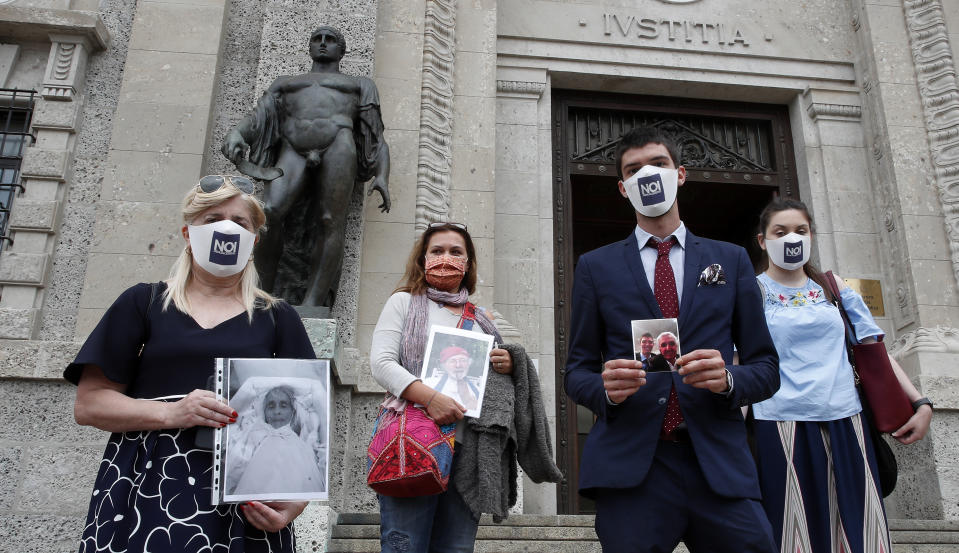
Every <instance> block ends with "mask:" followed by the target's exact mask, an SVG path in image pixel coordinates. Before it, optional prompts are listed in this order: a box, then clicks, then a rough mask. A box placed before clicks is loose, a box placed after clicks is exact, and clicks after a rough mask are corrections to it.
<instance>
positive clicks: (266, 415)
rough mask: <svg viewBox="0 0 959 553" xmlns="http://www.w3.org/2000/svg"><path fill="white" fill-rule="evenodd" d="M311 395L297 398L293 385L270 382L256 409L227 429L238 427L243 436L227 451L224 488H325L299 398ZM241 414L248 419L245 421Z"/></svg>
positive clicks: (237, 491)
mask: <svg viewBox="0 0 959 553" xmlns="http://www.w3.org/2000/svg"><path fill="white" fill-rule="evenodd" d="M309 400H310V398H303V399H298V398H297V394H296V392H295V391H294V389H293V388H292V387H290V386H286V385H280V386H276V387H273V388H270V390H269V391H268V392H267V393H266V395H265V397H263V399H262V400H261V401H260V406H261V408H260V409H259V410H258V411H256V412H254V413H251V414H248V415H243V414H241V419H240V421H239V423H238V426H239V428H233V429H231V432H233V433H236V432H237V430H239V431H240V433H241V437H240V438H239V439H238V440H237V441H236V443H235V444H234V445H233V446H232V447H233V450H232V451H230V452H228V455H229V456H230V459H231V461H229V463H230V464H229V467H230V468H229V469H228V471H229V475H228V476H227V481H228V485H227V487H228V489H227V493H228V494H231V495H237V496H240V495H256V494H281V493H311V492H323V491H326V478H325V476H324V474H323V473H324V472H325V471H322V470H321V467H320V465H319V463H318V451H317V448H318V446H319V442H318V441H317V440H316V432H311V431H310V430H308V429H307V428H306V425H305V424H304V421H303V419H304V418H305V417H304V416H302V415H300V411H302V410H304V409H305V407H304V406H303V404H304V403H305V402H307V401H309ZM245 418H249V419H252V420H251V421H250V422H249V423H247V421H246V420H244V419H245ZM311 436H312V437H313V439H312V443H311V440H310V438H311ZM323 457H324V458H325V454H324V455H323ZM234 483H235V485H233V484H234Z"/></svg>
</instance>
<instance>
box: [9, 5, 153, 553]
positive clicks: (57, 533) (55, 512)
mask: <svg viewBox="0 0 959 553" xmlns="http://www.w3.org/2000/svg"><path fill="white" fill-rule="evenodd" d="M53 7H60V6H53ZM80 7H83V6H80ZM86 7H88V8H94V9H96V5H95V3H94V5H92V6H86ZM135 9H136V2H135V1H134V0H104V1H103V2H102V3H101V5H100V6H99V11H98V12H97V13H98V15H99V17H100V19H101V20H102V23H103V25H105V27H106V29H107V31H108V32H109V36H110V42H109V45H108V47H107V49H106V50H105V51H101V52H99V53H94V54H92V55H91V56H90V58H89V60H88V63H87V69H86V78H85V80H84V81H83V82H82V83H81V85H82V86H80V87H79V91H78V92H79V94H80V95H81V98H80V99H77V100H76V101H77V102H82V108H81V109H80V111H79V113H78V125H77V127H76V133H75V138H74V139H73V142H72V144H71V146H72V147H73V151H72V153H73V157H72V163H71V166H70V167H69V168H68V171H67V173H66V174H67V175H68V178H67V181H66V190H65V193H64V196H63V198H62V199H61V201H62V202H63V203H64V205H63V207H62V212H63V215H62V223H61V224H60V225H59V228H58V229H57V234H56V236H55V241H54V246H53V249H52V270H51V273H50V278H49V281H48V283H47V286H46V290H45V294H44V296H43V303H42V310H41V318H40V321H39V323H40V324H39V334H38V337H39V339H35V340H0V399H2V404H3V406H2V407H0V428H2V430H0V481H2V482H3V483H2V484H0V505H2V506H3V514H2V515H0V540H2V543H3V544H4V545H3V546H2V547H0V549H4V550H7V551H50V552H54V551H63V552H66V551H75V550H76V544H77V540H78V539H79V536H80V531H81V528H82V526H83V521H84V519H85V517H86V512H87V507H88V501H89V493H90V490H91V489H92V485H93V479H94V477H95V476H96V471H97V466H98V461H99V458H100V456H101V455H102V452H103V447H104V444H105V443H106V438H107V436H106V434H105V433H103V432H101V431H99V430H96V429H92V428H83V427H79V426H77V425H76V423H75V422H74V421H73V397H74V394H75V388H74V387H73V386H72V385H70V384H67V383H64V382H62V381H61V380H60V379H59V377H60V374H61V372H62V371H63V369H64V367H65V366H66V363H67V362H68V360H69V359H71V358H72V356H73V355H74V354H75V352H76V349H77V346H78V344H75V343H74V342H73V335H74V325H75V321H76V313H77V304H78V302H79V296H80V287H81V284H82V282H83V275H84V272H85V269H86V264H87V250H88V248H89V245H90V241H91V239H92V234H93V214H94V210H95V206H96V202H97V200H98V198H99V193H100V186H101V182H102V180H103V164H104V161H105V159H106V154H107V145H108V144H109V142H110V138H111V132H112V126H111V122H112V121H113V119H114V117H115V111H116V106H117V99H118V96H119V91H120V82H121V79H122V76H123V68H124V63H125V60H126V54H127V49H128V42H129V36H130V30H131V28H132V23H133V17H134V13H135ZM49 49H50V44H49V43H46V50H47V52H49ZM21 59H23V58H21ZM46 60H47V56H46V55H44V56H43V60H42V63H40V62H37V61H36V60H34V61H30V62H29V63H28V64H27V65H28V66H29V67H30V70H29V72H25V71H19V72H16V73H15V77H14V79H13V80H12V82H8V83H7V85H8V86H17V87H20V88H33V89H36V90H40V88H41V82H42V80H43V77H44V75H43V68H44V66H45V65H46ZM36 67H39V69H40V71H39V73H37V71H36ZM26 74H29V75H30V77H29V78H26V77H24V76H23V75H26ZM53 107H58V106H53ZM40 109H43V108H40ZM20 199H22V198H17V200H15V201H19V200H20ZM21 205H22V204H21ZM14 209H15V210H16V204H15V207H14Z"/></svg>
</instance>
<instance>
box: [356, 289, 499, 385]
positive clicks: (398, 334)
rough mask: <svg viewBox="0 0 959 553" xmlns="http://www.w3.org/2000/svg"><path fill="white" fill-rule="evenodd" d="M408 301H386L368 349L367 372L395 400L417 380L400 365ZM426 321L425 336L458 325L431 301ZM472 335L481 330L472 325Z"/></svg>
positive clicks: (396, 297)
mask: <svg viewBox="0 0 959 553" xmlns="http://www.w3.org/2000/svg"><path fill="white" fill-rule="evenodd" d="M410 298H411V296H410V294H409V293H408V292H397V293H395V294H393V295H392V296H390V298H389V299H388V300H386V305H384V306H383V311H382V312H381V313H380V318H379V320H378V321H377V322H376V328H375V329H373V341H372V343H371V345H370V370H371V372H372V373H373V380H375V381H376V383H377V384H379V385H380V386H382V387H384V388H386V389H387V390H388V391H389V392H390V393H391V394H393V395H394V396H396V397H401V394H402V393H403V390H405V389H406V387H407V386H409V385H410V384H412V383H413V381H415V380H419V377H417V376H413V375H412V374H410V372H409V371H407V370H406V369H405V368H403V365H400V341H401V340H402V339H403V325H404V324H405V323H406V313H407V312H408V311H409V308H410ZM427 317H428V321H427V325H428V326H427V332H428V329H429V327H430V326H432V325H440V326H452V327H455V326H456V325H457V324H459V321H460V316H459V315H456V314H454V313H453V312H451V311H450V310H448V309H445V308H443V307H441V306H440V304H438V303H436V302H435V301H432V300H429V311H428V313H427ZM473 332H479V333H481V334H482V333H483V329H482V327H480V325H478V324H474V325H473ZM417 371H418V368H417Z"/></svg>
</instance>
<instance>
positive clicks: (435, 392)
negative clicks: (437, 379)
mask: <svg viewBox="0 0 959 553" xmlns="http://www.w3.org/2000/svg"><path fill="white" fill-rule="evenodd" d="M438 393H439V390H433V395H431V396H430V400H429V401H427V402H426V409H429V408H430V404H431V403H433V398H434V397H436V394H438Z"/></svg>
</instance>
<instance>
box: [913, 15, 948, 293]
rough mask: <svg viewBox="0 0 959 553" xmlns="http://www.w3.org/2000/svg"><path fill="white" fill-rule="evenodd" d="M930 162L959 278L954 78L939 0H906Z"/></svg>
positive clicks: (944, 21)
mask: <svg viewBox="0 0 959 553" xmlns="http://www.w3.org/2000/svg"><path fill="white" fill-rule="evenodd" d="M904 9H905V16H906V27H907V29H908V31H909V42H910V44H911V46H912V57H913V61H914V62H915V66H916V80H917V81H918V85H919V95H920V98H921V100H922V110H923V115H924V116H925V119H926V131H927V136H928V140H929V150H930V154H931V161H932V165H933V169H934V170H935V175H936V177H935V178H936V185H937V186H938V188H939V198H940V201H941V202H942V209H943V214H944V215H945V219H946V232H947V234H948V236H949V249H950V250H951V253H952V267H953V276H954V277H955V278H956V279H957V281H959V156H956V155H955V152H956V151H957V150H959V78H957V76H956V65H955V60H954V59H953V57H952V49H951V48H950V45H949V35H948V32H947V30H946V19H945V13H944V11H943V7H942V2H941V0H905V2H904Z"/></svg>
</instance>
